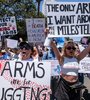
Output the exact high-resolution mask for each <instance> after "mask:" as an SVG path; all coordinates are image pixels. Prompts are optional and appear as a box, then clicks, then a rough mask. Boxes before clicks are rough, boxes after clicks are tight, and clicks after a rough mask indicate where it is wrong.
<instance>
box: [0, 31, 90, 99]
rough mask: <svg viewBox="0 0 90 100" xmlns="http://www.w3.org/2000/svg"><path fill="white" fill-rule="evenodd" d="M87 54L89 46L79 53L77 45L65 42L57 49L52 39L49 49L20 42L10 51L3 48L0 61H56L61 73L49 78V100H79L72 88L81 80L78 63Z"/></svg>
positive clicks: (89, 50)
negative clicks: (50, 93)
mask: <svg viewBox="0 0 90 100" xmlns="http://www.w3.org/2000/svg"><path fill="white" fill-rule="evenodd" d="M46 33H48V31H47V32H46ZM48 39H49V38H48ZM89 52H90V45H89V46H88V47H87V48H85V49H84V50H83V51H82V52H80V50H79V47H78V44H77V43H74V42H73V40H69V41H65V43H64V46H63V48H58V47H57V42H56V41H55V40H54V39H50V46H49V47H46V46H44V45H43V46H40V45H35V44H34V45H33V44H31V43H28V42H26V41H22V42H20V43H19V45H18V46H17V48H13V49H12V48H7V47H6V46H5V48H4V49H3V50H0V60H15V61H17V60H28V61H41V60H55V59H57V60H58V62H59V64H60V66H61V73H60V77H58V78H56V77H52V78H51V89H52V95H51V100H80V94H79V93H78V92H77V91H76V90H75V89H72V86H74V85H75V84H77V83H78V81H79V80H80V79H81V78H82V77H81V78H80V77H78V76H80V75H81V74H78V70H79V66H78V63H79V62H80V60H82V59H83V58H84V57H85V56H87V55H88V53H89ZM81 76H83V74H82V75H81ZM82 79H83V78H82ZM58 80H59V81H58ZM81 82H82V81H81ZM53 83H54V84H53ZM82 83H83V82H82Z"/></svg>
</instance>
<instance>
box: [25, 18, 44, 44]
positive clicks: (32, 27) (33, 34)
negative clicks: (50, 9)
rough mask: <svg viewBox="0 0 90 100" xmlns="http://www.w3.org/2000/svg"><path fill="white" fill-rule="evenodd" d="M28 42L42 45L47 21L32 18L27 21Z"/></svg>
mask: <svg viewBox="0 0 90 100" xmlns="http://www.w3.org/2000/svg"><path fill="white" fill-rule="evenodd" d="M26 27H27V35H28V41H29V42H33V43H38V42H39V43H41V42H44V40H45V34H44V30H45V19H44V18H32V19H26Z"/></svg>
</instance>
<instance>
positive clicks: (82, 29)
mask: <svg viewBox="0 0 90 100" xmlns="http://www.w3.org/2000/svg"><path fill="white" fill-rule="evenodd" d="M46 15H47V24H48V27H49V29H50V37H75V36H78V37H79V36H90V3H89V2H47V3H46Z"/></svg>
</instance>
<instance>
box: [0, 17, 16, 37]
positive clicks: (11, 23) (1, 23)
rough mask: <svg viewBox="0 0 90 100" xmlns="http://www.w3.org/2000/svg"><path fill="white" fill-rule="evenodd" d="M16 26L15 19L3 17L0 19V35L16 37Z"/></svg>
mask: <svg viewBox="0 0 90 100" xmlns="http://www.w3.org/2000/svg"><path fill="white" fill-rule="evenodd" d="M16 34H17V26H16V20H15V17H14V16H12V17H10V16H9V17H3V18H0V35H1V36H4V35H16Z"/></svg>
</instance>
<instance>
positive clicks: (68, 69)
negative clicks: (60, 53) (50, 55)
mask: <svg viewBox="0 0 90 100" xmlns="http://www.w3.org/2000/svg"><path fill="white" fill-rule="evenodd" d="M78 69H79V64H78V60H77V59H76V58H74V57H73V58H67V57H64V63H63V66H61V73H62V74H66V75H73V76H78Z"/></svg>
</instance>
